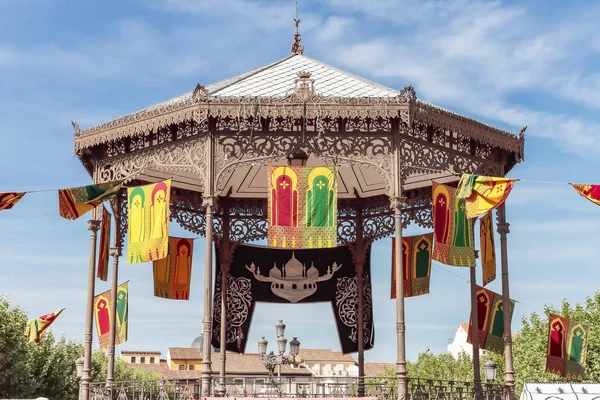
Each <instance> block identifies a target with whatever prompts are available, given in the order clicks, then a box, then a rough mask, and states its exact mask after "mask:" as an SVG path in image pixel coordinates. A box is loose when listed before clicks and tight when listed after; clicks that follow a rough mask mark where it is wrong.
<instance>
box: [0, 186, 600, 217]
mask: <svg viewBox="0 0 600 400" xmlns="http://www.w3.org/2000/svg"><path fill="white" fill-rule="evenodd" d="M570 185H571V187H572V188H573V189H575V191H576V192H577V193H579V195H581V196H583V197H585V198H586V199H588V200H589V201H591V202H592V203H594V204H596V205H597V206H600V185H586V184H581V183H571V184H570ZM1 209H2V207H1V206H0V210H1Z"/></svg>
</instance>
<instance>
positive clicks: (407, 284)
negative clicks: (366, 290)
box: [390, 233, 433, 299]
mask: <svg viewBox="0 0 600 400" xmlns="http://www.w3.org/2000/svg"><path fill="white" fill-rule="evenodd" d="M432 245H433V233H428V234H426V235H416V236H403V237H402V256H401V257H402V266H403V269H404V275H403V276H404V297H414V296H420V295H422V294H427V293H429V280H430V276H431V250H432ZM390 298H392V299H395V298H396V239H395V238H392V287H391V297H390Z"/></svg>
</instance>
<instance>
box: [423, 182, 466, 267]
mask: <svg viewBox="0 0 600 400" xmlns="http://www.w3.org/2000/svg"><path fill="white" fill-rule="evenodd" d="M432 193H433V199H432V201H433V214H432V215H433V230H434V246H433V259H434V260H436V261H439V262H441V263H443V264H446V265H453V266H457V267H474V266H475V249H474V247H473V221H472V220H470V219H467V214H466V206H465V199H461V198H458V197H457V190H456V189H454V188H453V187H450V186H446V185H442V184H440V183H437V182H435V181H434V182H433V183H432Z"/></svg>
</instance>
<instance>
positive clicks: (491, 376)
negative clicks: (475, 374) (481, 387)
mask: <svg viewBox="0 0 600 400" xmlns="http://www.w3.org/2000/svg"><path fill="white" fill-rule="evenodd" d="M483 374H484V375H485V380H486V382H487V385H488V390H487V392H488V393H487V396H486V397H488V398H489V396H490V392H491V391H492V387H491V386H492V383H493V382H494V381H495V380H496V363H495V362H494V360H492V359H491V358H490V359H489V360H487V361H486V362H485V364H483Z"/></svg>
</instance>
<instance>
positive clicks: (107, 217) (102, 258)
mask: <svg viewBox="0 0 600 400" xmlns="http://www.w3.org/2000/svg"><path fill="white" fill-rule="evenodd" d="M110 222H111V214H110V213H109V212H108V210H107V208H106V207H102V225H100V251H99V252H98V278H99V279H100V280H103V281H105V282H106V280H107V279H108V258H109V248H110Z"/></svg>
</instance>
